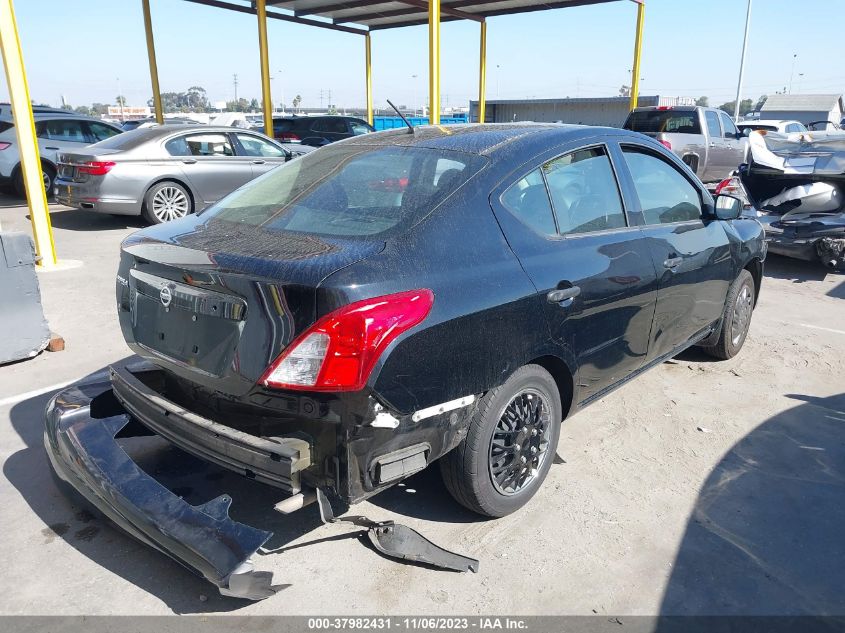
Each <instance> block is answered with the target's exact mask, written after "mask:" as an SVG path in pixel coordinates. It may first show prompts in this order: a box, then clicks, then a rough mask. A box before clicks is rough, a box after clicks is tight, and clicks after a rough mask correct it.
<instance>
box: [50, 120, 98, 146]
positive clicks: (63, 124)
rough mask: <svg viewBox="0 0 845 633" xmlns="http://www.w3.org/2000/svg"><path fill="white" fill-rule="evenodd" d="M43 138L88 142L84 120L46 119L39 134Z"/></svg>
mask: <svg viewBox="0 0 845 633" xmlns="http://www.w3.org/2000/svg"><path fill="white" fill-rule="evenodd" d="M38 136H39V137H41V138H46V139H49V140H51V141H65V142H70V143H88V142H89V141H88V138H87V137H86V136H85V131H84V130H83V129H82V121H73V120H63V119H57V120H52V121H44V122H43V123H42V127H41V130H40V132H39V134H38Z"/></svg>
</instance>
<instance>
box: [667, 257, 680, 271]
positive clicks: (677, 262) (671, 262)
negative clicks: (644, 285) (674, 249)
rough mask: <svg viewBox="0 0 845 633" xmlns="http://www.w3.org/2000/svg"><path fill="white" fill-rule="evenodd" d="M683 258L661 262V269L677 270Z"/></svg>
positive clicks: (673, 258) (671, 258)
mask: <svg viewBox="0 0 845 633" xmlns="http://www.w3.org/2000/svg"><path fill="white" fill-rule="evenodd" d="M683 261H684V258H683V257H670V258H669V259H667V260H665V261H664V262H663V268H668V269H670V270H671V269H673V268H677V267H678V266H679V265H680V264H681V263H683Z"/></svg>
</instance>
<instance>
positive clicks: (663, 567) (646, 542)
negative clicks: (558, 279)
mask: <svg viewBox="0 0 845 633" xmlns="http://www.w3.org/2000/svg"><path fill="white" fill-rule="evenodd" d="M51 215H52V222H53V227H54V230H55V237H56V244H57V249H58V253H59V257H60V258H61V259H62V260H76V261H79V262H82V265H81V266H79V267H76V268H68V269H65V270H59V271H55V272H41V273H39V275H38V277H39V281H40V286H41V295H42V299H43V304H44V311H45V314H46V316H47V319H48V320H49V323H50V327H51V329H52V330H53V331H55V332H57V333H59V334H61V335H62V336H63V337H64V339H65V341H66V345H67V347H66V349H65V351H63V352H56V353H48V352H44V353H42V354H40V355H39V356H37V357H36V358H33V359H31V360H27V361H22V362H18V363H13V364H9V365H5V366H0V460H2V464H3V467H2V468H3V477H2V479H0V507H2V513H0V534H2V539H0V560H2V561H3V568H4V569H3V573H2V574H0V614H145V615H152V614H168V613H187V614H192V613H223V612H226V613H237V614H309V615H313V614H320V615H322V614H425V615H430V614H522V615H530V614H581V615H590V614H642V615H656V614H710V615H713V614H749V615H750V614H754V615H760V614H768V615H779V614H802V613H812V614H819V613H828V614H845V592H843V591H842V588H843V587H845V566H843V565H842V561H843V560H845V539H843V538H842V534H843V529H844V528H845V393H843V392H845V276H843V275H840V274H831V273H827V272H826V271H825V270H823V269H821V268H819V267H817V266H815V265H810V264H805V263H802V262H796V261H792V260H787V259H783V258H779V257H776V256H770V257H769V260H768V261H767V263H766V272H765V280H764V286H763V290H762V294H761V298H760V302H759V305H758V307H757V310H756V312H755V314H754V318H753V322H752V326H751V332H750V335H749V338H748V341H747V342H746V346H745V348H744V349H743V351H742V353H741V354H740V355H739V356H738V357H737V358H735V359H733V360H731V361H726V362H714V361H713V360H712V359H710V358H708V357H705V356H704V355H702V354H700V353H698V352H696V351H690V352H686V353H684V354H683V355H682V356H681V357H679V358H677V359H675V360H672V361H669V362H667V363H664V364H663V365H661V366H660V367H657V368H656V369H654V370H653V371H651V372H649V373H648V374H646V375H645V376H643V377H641V378H640V379H638V380H636V381H634V382H632V383H631V384H629V385H627V386H625V387H623V388H622V389H620V390H618V391H616V392H615V393H613V394H611V395H609V396H607V397H605V398H604V399H603V400H601V401H600V402H598V403H596V404H595V405H593V406H591V407H590V408H588V409H587V410H585V411H583V412H581V413H579V414H577V415H576V416H574V417H573V418H572V419H570V420H567V421H566V422H565V423H564V427H563V429H562V432H561V439H560V443H559V446H558V454H559V455H560V456H561V457H562V460H563V463H559V464H555V465H554V466H553V467H552V470H551V472H550V474H549V477H548V479H547V481H546V482H545V485H544V486H543V488H542V489H541V491H540V492H539V493H538V494H537V496H536V497H535V498H534V499H533V501H532V502H531V503H530V504H529V505H528V506H527V507H525V508H524V509H522V510H521V511H519V512H517V513H516V514H513V515H511V516H509V517H506V518H503V519H499V520H483V519H480V518H479V517H477V516H475V515H473V514H471V513H469V512H467V511H465V510H463V509H462V508H461V507H460V506H458V505H457V504H456V503H455V502H454V501H452V499H451V498H450V497H449V496H448V493H447V492H446V491H445V489H444V487H443V485H442V483H441V482H440V479H439V473H438V471H437V468H436V467H435V468H429V469H428V470H426V471H423V472H422V473H420V474H418V475H416V476H414V477H412V478H411V479H409V480H407V481H406V482H405V484H404V485H400V486H396V487H394V488H393V489H391V490H389V491H387V492H385V493H382V494H381V495H378V496H376V497H374V498H373V499H371V500H370V501H369V502H365V503H363V504H360V505H359V506H356V507H355V512H356V513H357V514H363V515H366V516H369V517H370V518H373V519H377V520H382V519H394V520H396V521H397V522H402V523H405V524H407V525H409V526H410V527H412V528H414V529H416V530H418V531H419V532H421V533H423V534H425V535H426V536H428V537H429V538H430V539H431V540H432V541H434V542H435V543H438V544H440V545H442V546H444V547H446V548H448V549H452V550H454V551H457V552H461V553H465V554H467V555H470V556H473V557H476V558H478V559H480V561H481V564H480V571H479V573H478V574H459V573H452V572H444V571H437V570H433V569H428V568H423V567H418V566H415V565H412V564H402V563H398V562H395V561H393V560H390V559H386V558H384V557H382V556H380V555H379V554H378V553H377V552H375V551H374V550H373V549H372V548H371V547H369V545H368V544H367V543H366V539H364V540H362V539H360V538H359V536H358V535H357V534H356V533H355V532H354V530H352V529H350V528H347V527H344V526H338V525H323V524H322V523H321V522H320V520H319V518H318V515H317V510H316V508H315V507H314V506H311V507H309V508H306V509H303V510H302V511H300V512H298V513H295V514H293V515H290V516H282V515H280V514H278V513H276V512H274V511H273V510H272V506H273V504H274V503H276V502H277V501H279V500H280V498H281V497H280V495H279V493H278V492H276V491H274V490H273V489H272V488H269V487H266V486H263V485H261V484H257V483H254V482H251V481H248V480H246V479H243V478H241V477H239V476H237V475H235V474H232V473H228V472H225V471H222V470H220V469H218V468H216V467H213V466H210V465H208V464H205V463H202V462H199V461H197V460H195V459H193V458H191V457H189V456H187V455H185V454H184V453H182V452H180V451H178V450H177V449H174V448H171V447H169V446H168V445H167V444H166V443H165V442H164V441H162V440H159V439H157V438H133V439H129V440H125V441H124V447H125V448H126V450H127V452H129V453H130V454H131V455H132V456H133V457H134V458H135V459H136V460H137V461H138V462H139V463H140V464H141V465H142V466H143V467H144V469H145V470H146V471H147V472H149V473H151V474H153V475H154V476H155V477H156V478H157V479H159V481H161V482H162V483H164V484H165V485H167V486H168V487H170V488H171V489H172V490H175V491H177V492H178V494H181V495H183V496H184V497H185V498H186V499H187V500H188V501H190V502H191V503H195V504H199V503H202V502H204V501H207V500H209V499H211V498H213V497H215V496H217V495H219V494H221V493H223V492H226V493H228V494H230V495H231V496H232V497H233V499H234V501H233V504H232V508H231V514H232V516H233V518H235V519H238V520H241V521H243V522H246V523H248V524H251V525H256V526H258V527H263V528H266V529H270V530H272V531H274V532H275V536H274V537H273V539H272V540H271V542H270V543H269V545H270V546H271V547H272V548H273V549H274V551H273V552H272V553H268V554H266V555H259V556H256V557H255V558H256V567H257V568H259V569H264V570H270V571H273V572H274V573H275V582H277V583H285V584H289V585H290V586H289V587H288V588H287V589H285V590H284V591H282V592H280V593H279V594H277V595H276V596H274V597H272V598H270V599H268V600H265V601H262V602H257V603H250V602H244V601H240V600H234V599H229V598H223V597H221V596H219V595H217V591H216V589H215V588H214V587H212V586H211V585H209V584H207V583H205V582H204V581H203V580H202V579H199V578H196V577H195V576H193V575H192V574H191V573H189V572H188V571H186V570H184V569H183V568H181V567H180V566H179V565H177V564H176V563H174V562H173V561H171V560H170V559H169V558H167V557H165V556H164V555H162V554H159V553H157V552H155V551H153V550H152V549H150V548H149V547H147V546H144V545H142V544H140V543H139V542H136V541H135V540H133V539H132V538H131V537H129V536H127V535H125V534H123V533H122V532H120V531H119V530H117V529H116V528H114V527H112V526H111V525H110V524H109V523H108V522H106V521H104V520H101V519H99V518H96V517H94V516H92V515H91V514H89V513H88V512H87V511H85V510H84V509H83V508H81V507H79V506H76V505H74V504H73V503H72V502H71V501H69V500H68V499H66V498H65V497H64V496H63V495H62V494H61V493H60V492H59V491H58V489H57V488H56V487H55V484H54V483H53V480H52V478H51V476H50V473H49V466H48V463H47V458H46V455H45V452H44V449H43V446H42V434H43V410H44V406H45V404H46V402H47V400H48V398H49V397H50V396H51V395H52V394H53V393H55V391H56V390H57V389H58V386H59V385H61V384H64V383H68V382H72V381H75V380H78V379H80V378H81V377H84V376H86V375H89V374H91V373H94V372H97V371H100V370H102V369H104V368H106V367H107V366H108V365H110V364H112V363H116V362H121V361H123V360H125V359H126V358H127V357H128V356H129V354H130V353H129V350H128V349H127V347H126V345H125V344H124V342H123V340H122V337H121V335H120V331H119V327H118V324H117V318H116V315H115V308H114V283H115V282H114V275H115V272H116V267H117V261H118V248H119V243H120V241H121V240H122V239H123V238H124V237H125V236H127V235H128V234H130V233H131V232H133V231H135V230H137V229H139V228H141V223H140V221H139V220H135V219H132V218H115V217H111V216H101V215H97V214H95V213H92V212H82V211H74V210H67V209H63V208H61V207H53V208H52V214H51ZM0 224H2V228H3V230H4V231H8V230H22V231H29V222H28V220H27V210H26V207H24V206H21V201H20V200H17V199H14V198H10V197H8V196H5V197H0ZM2 335H7V336H8V335H12V334H10V333H3V334H2Z"/></svg>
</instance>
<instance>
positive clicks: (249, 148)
mask: <svg viewBox="0 0 845 633" xmlns="http://www.w3.org/2000/svg"><path fill="white" fill-rule="evenodd" d="M235 136H237V137H238V141H239V142H240V144H241V147H243V148H244V153H245V154H246V155H247V156H263V157H266V158H281V157H283V156H284V155H285V152H284V150H282V148H281V147H276V146H275V145H273V144H272V143H270V142H268V141H265V140H264V139H263V138H259V137H258V136H253V135H252V134H236V135H235Z"/></svg>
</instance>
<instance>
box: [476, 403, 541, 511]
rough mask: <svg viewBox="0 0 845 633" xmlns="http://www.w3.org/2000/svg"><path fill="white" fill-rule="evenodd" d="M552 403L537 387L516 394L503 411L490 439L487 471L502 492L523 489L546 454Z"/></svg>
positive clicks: (512, 492)
mask: <svg viewBox="0 0 845 633" xmlns="http://www.w3.org/2000/svg"><path fill="white" fill-rule="evenodd" d="M551 411H552V408H551V405H550V404H549V401H548V398H547V396H545V395H544V394H542V393H540V392H539V391H537V390H536V389H525V390H523V391H521V392H520V393H518V394H517V395H516V396H515V397H514V398H513V399H512V400H511V401H510V402H509V403H508V404H507V406H506V407H505V408H504V409H503V410H502V412H501V414H500V415H499V421H498V422H497V423H496V428H495V429H494V430H493V437H492V438H491V440H490V451H489V459H488V464H489V471H490V478H491V480H492V481H493V486H494V487H495V488H496V490H497V491H499V492H500V493H501V494H503V495H514V494H517V493H518V492H520V491H522V490H524V489H525V488H526V487H527V486H528V485H529V484H530V483H531V482H532V481H533V480H534V479H535V478H536V477H537V476H538V474H539V472H540V470H541V468H542V466H543V464H544V462H545V460H546V459H547V457H548V449H549V437H550V432H551V426H552V425H551Z"/></svg>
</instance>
